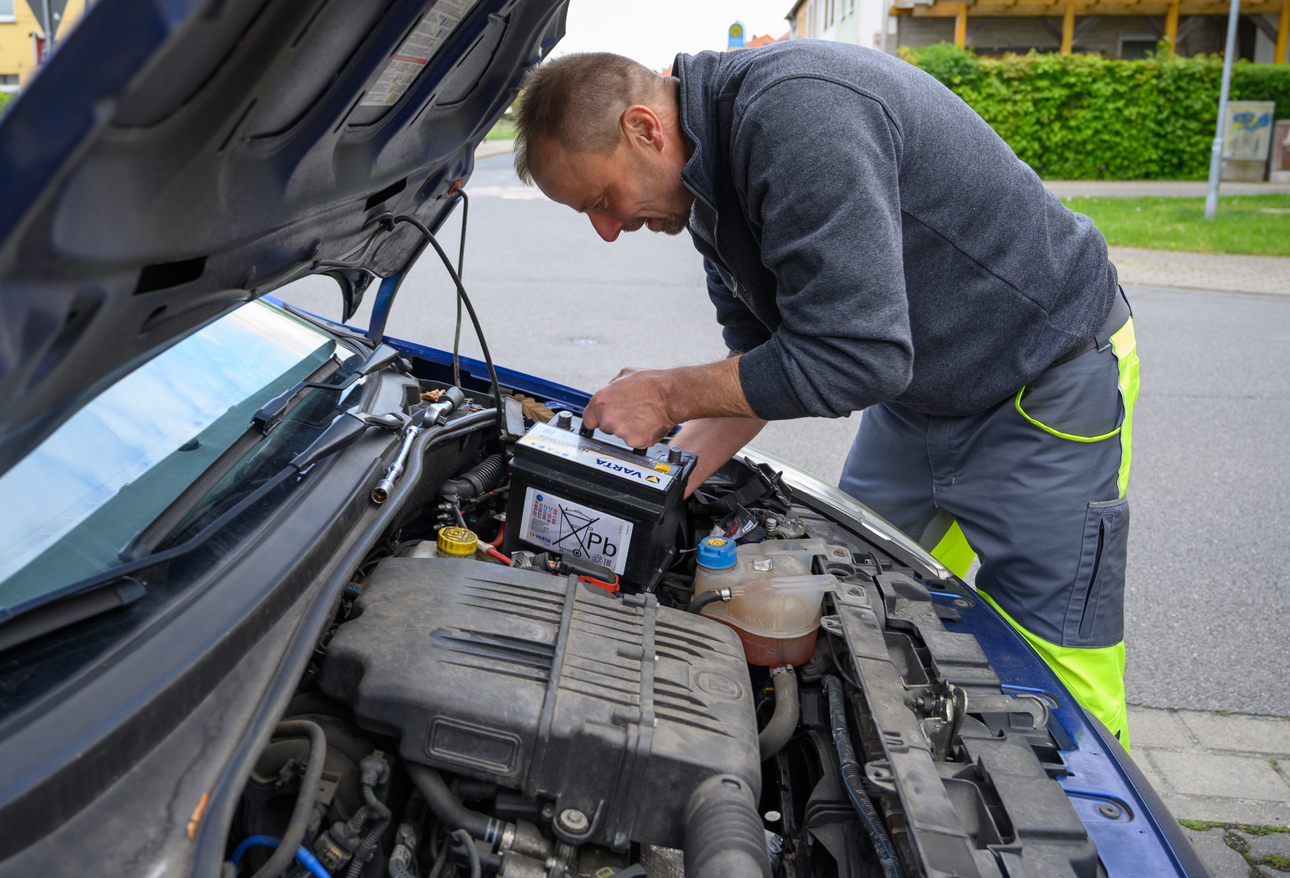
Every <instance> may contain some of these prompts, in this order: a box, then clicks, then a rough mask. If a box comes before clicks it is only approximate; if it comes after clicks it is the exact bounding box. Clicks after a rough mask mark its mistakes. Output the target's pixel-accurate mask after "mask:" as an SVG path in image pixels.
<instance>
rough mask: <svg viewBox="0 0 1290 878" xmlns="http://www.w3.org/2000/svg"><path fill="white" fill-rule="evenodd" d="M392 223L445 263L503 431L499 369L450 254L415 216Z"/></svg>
mask: <svg viewBox="0 0 1290 878" xmlns="http://www.w3.org/2000/svg"><path fill="white" fill-rule="evenodd" d="M390 221H391V222H394V223H407V224H408V225H410V226H412V227H413V228H414V229H416V230H417V231H418V232H420V233H421V234H422V235H423V236H425V239H426V240H427V241H428V242H429V243H430V246H431V247H434V251H435V253H438V254H439V259H440V260H441V261H442V262H443V267H444V268H446V269H448V274H449V276H451V277H452V282H453V283H454V284H456V286H457V297H458V299H459V300H460V301H461V302H462V303H463V304H464V305H465V306H466V313H468V314H469V315H470V322H471V323H472V324H474V326H475V335H476V337H477V338H478V339H479V347H480V350H481V351H483V354H484V363H485V364H487V366H488V380H489V381H490V382H491V384H492V388H491V389H492V393H493V402H494V403H495V404H496V406H497V429H498V430H499V431H500V430H502V429H503V428H504V425H505V423H506V420H505V419H506V406H505V404H504V403H503V402H502V385H501V382H499V381H498V380H497V369H496V368H495V367H494V366H493V355H492V354H491V353H489V351H488V342H487V341H485V340H484V330H483V328H482V327H481V326H480V325H479V316H478V315H477V314H476V313H475V306H474V305H472V304H471V302H470V296H469V295H467V294H466V288H465V287H464V286H462V283H461V276H460V275H459V274H457V270H456V269H455V268H453V267H452V260H451V259H449V258H448V254H447V253H445V252H444V250H443V247H442V246H441V245H440V244H439V240H438V239H437V238H436V237H435V236H434V234H433V233H432V232H431V231H430V230H429V229H428V228H426V226H425V224H424V223H422V222H421V221H420V220H419V219H417V218H416V217H413V216H407V215H403V216H396V217H392V218H391V220H390Z"/></svg>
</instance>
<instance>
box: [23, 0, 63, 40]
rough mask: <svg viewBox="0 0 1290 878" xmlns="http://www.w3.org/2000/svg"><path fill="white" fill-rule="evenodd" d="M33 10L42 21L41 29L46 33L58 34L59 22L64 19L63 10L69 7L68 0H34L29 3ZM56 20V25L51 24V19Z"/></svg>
mask: <svg viewBox="0 0 1290 878" xmlns="http://www.w3.org/2000/svg"><path fill="white" fill-rule="evenodd" d="M29 5H30V6H31V11H32V12H33V13H35V15H36V21H37V22H39V23H40V29H41V30H43V31H44V32H45V33H46V34H52V35H54V36H57V35H58V25H59V22H61V21H62V20H63V10H64V9H66V8H67V0H32V2H31V3H30V4H29ZM51 18H52V19H53V20H54V26H53V27H52V28H51V27H50V26H49V20H50V19H51Z"/></svg>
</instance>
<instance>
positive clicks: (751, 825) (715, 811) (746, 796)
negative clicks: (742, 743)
mask: <svg viewBox="0 0 1290 878" xmlns="http://www.w3.org/2000/svg"><path fill="white" fill-rule="evenodd" d="M684 853H685V878H751V876H754V875H761V876H762V878H770V856H769V855H768V853H767V851H766V830H765V829H764V828H763V827H762V822H761V817H760V816H759V815H758V814H757V799H756V796H754V795H753V791H752V789H751V788H750V787H749V786H748V784H747V783H746V782H745V781H743V780H741V779H740V778H738V777H735V776H734V775H732V774H718V775H714V776H713V777H710V778H708V779H707V780H705V781H704V782H703V783H701V784H699V788H698V789H696V790H695V791H694V793H693V794H691V796H690V801H689V803H688V804H687V805H686V807H685V843H684Z"/></svg>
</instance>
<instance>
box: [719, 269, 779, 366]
mask: <svg viewBox="0 0 1290 878" xmlns="http://www.w3.org/2000/svg"><path fill="white" fill-rule="evenodd" d="M703 270H704V272H705V273H706V274H707V275H708V298H709V299H711V300H712V304H713V306H714V307H715V308H716V309H717V322H718V323H719V324H721V337H722V339H723V340H724V341H725V343H726V348H727V349H729V351H730V353H731V354H742V353H743V352H744V351H750V350H752V349H753V348H755V347H757V346H758V345H761V344H764V343H765V342H766V340H767V339H769V338H770V333H769V332H768V331H767V330H766V327H765V326H764V325H763V324H762V322H761V321H760V320H758V319H757V318H756V317H755V316H753V313H752V312H751V311H749V310H748V306H747V305H745V304H744V303H743V302H741V301H739V299H738V297H737V296H735V294H734V293H732V292H730V288H729V287H727V286H726V282H725V280H724V279H723V278H722V277H721V272H720V271H719V270H718V269H717V266H716V265H714V264H713V262H712V260H710V259H706V258H705V259H704V260H703Z"/></svg>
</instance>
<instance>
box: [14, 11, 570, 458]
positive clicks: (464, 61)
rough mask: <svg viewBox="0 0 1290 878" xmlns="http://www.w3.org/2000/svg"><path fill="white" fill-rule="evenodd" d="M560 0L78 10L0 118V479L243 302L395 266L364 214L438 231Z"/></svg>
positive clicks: (407, 236)
mask: <svg viewBox="0 0 1290 878" xmlns="http://www.w3.org/2000/svg"><path fill="white" fill-rule="evenodd" d="M566 2H567V0H343V2H342V0H151V2H150V0H100V2H98V3H95V4H94V6H93V7H92V8H91V9H90V11H89V13H88V14H87V16H86V18H85V19H84V20H83V21H82V22H81V24H80V26H79V27H77V28H76V30H75V31H73V32H72V33H71V34H70V35H69V36H68V38H67V40H66V41H65V42H64V43H62V44H61V46H60V47H59V49H58V51H57V52H56V54H55V56H54V57H53V58H52V59H51V60H50V62H49V63H48V65H47V66H46V68H45V69H44V70H43V71H42V72H41V74H40V75H39V77H38V78H37V79H36V81H35V82H34V83H33V84H32V85H31V87H30V88H29V89H28V90H27V91H26V92H25V93H24V94H23V95H22V96H21V97H20V98H19V99H18V100H17V102H16V103H15V104H14V105H13V106H12V108H11V110H10V112H9V113H8V114H7V116H6V117H5V118H4V120H3V122H2V123H0V192H2V193H4V194H3V197H0V242H2V243H0V306H2V307H3V315H4V317H3V322H2V323H0V472H4V471H5V470H7V469H8V468H9V467H10V466H11V465H12V464H13V463H14V462H15V461H16V460H18V459H20V458H21V457H22V456H23V455H24V454H25V453H26V452H27V451H29V450H30V449H31V448H32V447H34V446H35V445H36V444H37V443H38V442H39V441H40V440H41V439H42V438H44V437H45V436H46V435H48V434H49V433H50V432H51V431H52V430H53V429H54V428H55V427H57V426H58V424H59V423H61V422H62V421H63V420H65V418H66V417H68V416H69V415H70V414H71V413H72V412H74V411H75V410H76V408H77V407H78V406H79V405H80V404H81V403H82V402H83V401H84V400H86V399H89V398H91V397H92V396H93V395H95V394H96V393H97V392H99V391H100V390H101V389H102V388H103V387H105V386H106V385H107V384H109V383H111V382H112V381H115V380H116V379H117V378H119V377H120V376H121V375H122V374H124V373H125V372H127V371H129V370H130V369H132V368H134V367H136V366H138V365H139V364H140V363H142V362H143V361H145V360H147V359H148V358H150V357H151V356H153V355H155V354H156V353H158V352H159V351H160V350H162V349H163V348H165V347H166V346H168V345H170V344H173V343H174V342H175V341H177V340H179V339H180V338H182V337H184V336H186V335H188V334H189V333H191V332H193V331H194V330H196V329H198V328H200V327H201V326H204V325H205V324H207V323H209V322H211V321H212V320H214V319H215V318H217V317H219V316H220V315H222V314H224V313H226V312H228V311H230V310H232V309H233V308H236V307H237V306H238V305H240V304H241V303H243V302H245V301H247V300H249V299H252V298H256V297H258V296H260V295H263V294H264V293H267V292H269V291H271V290H273V289H275V288H277V287H279V286H282V285H283V284H285V283H287V282H288V281H291V280H294V279H296V278H298V277H302V276H304V275H306V274H311V273H318V272H324V271H325V272H328V273H330V274H332V275H333V276H334V277H336V279H337V280H338V281H339V282H340V286H341V290H342V293H343V295H344V296H345V298H346V317H347V318H348V316H349V315H350V314H351V313H352V311H353V309H354V308H356V307H357V304H358V301H359V300H360V299H361V297H362V295H363V292H364V290H365V288H366V287H367V286H368V284H369V283H370V281H371V280H372V278H373V276H379V277H383V278H398V277H399V276H400V275H401V273H402V272H403V271H405V270H406V268H407V267H408V266H409V265H410V264H411V262H412V261H414V260H415V258H416V256H417V255H418V254H419V252H420V250H421V248H422V247H423V246H424V242H423V240H422V239H421V237H420V235H419V234H418V233H417V232H416V231H415V230H414V229H413V228H412V227H411V226H409V225H406V224H404V225H399V226H397V227H393V228H389V227H388V226H387V227H386V228H382V226H381V224H380V223H379V222H378V221H377V220H376V218H377V217H380V216H382V215H386V214H394V215H399V214H411V215H414V216H416V217H417V218H418V219H419V220H420V221H421V222H423V223H425V224H426V225H427V226H429V227H430V228H431V229H436V228H437V227H438V225H439V224H440V223H441V222H442V221H443V219H444V218H445V217H446V216H447V214H448V213H449V212H450V211H451V209H452V207H453V204H454V202H455V199H454V197H453V193H454V191H455V187H456V186H457V185H459V184H460V182H462V181H464V180H465V179H466V178H467V177H468V176H469V175H470V172H471V170H472V167H473V153H474V148H475V146H476V145H477V144H478V143H479V141H480V140H482V139H483V137H484V135H485V134H486V133H487V131H488V129H489V128H490V127H491V126H492V124H493V123H494V122H495V121H496V120H497V118H498V117H499V116H500V115H501V113H502V112H503V111H504V110H505V109H506V107H507V106H508V105H509V104H510V102H511V100H512V99H513V97H514V95H515V90H516V87H517V85H518V83H519V81H520V79H521V77H522V75H523V73H524V71H525V69H527V67H529V66H531V65H533V64H536V63H537V62H538V61H540V60H541V57H542V55H543V54H544V53H545V52H546V51H548V50H549V49H550V47H551V46H553V45H554V44H555V42H556V41H557V40H558V39H559V38H560V36H561V35H562V34H563V30H564V8H565V3H566ZM335 263H345V267H338V266H336V265H335ZM396 285H397V284H396V283H395V284H389V283H387V287H388V288H389V290H390V292H392V291H393V288H394V286H396Z"/></svg>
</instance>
